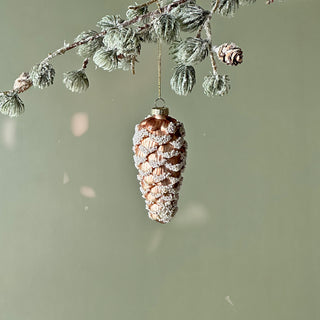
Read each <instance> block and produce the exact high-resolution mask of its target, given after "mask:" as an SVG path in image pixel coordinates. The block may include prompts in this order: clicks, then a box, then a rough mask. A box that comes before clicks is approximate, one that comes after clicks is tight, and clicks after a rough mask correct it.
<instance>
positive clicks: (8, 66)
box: [0, 0, 320, 320]
mask: <svg viewBox="0 0 320 320" xmlns="http://www.w3.org/2000/svg"><path fill="white" fill-rule="evenodd" d="M208 3H209V1H201V2H200V4H203V5H205V6H208ZM129 4H131V3H127V2H126V1H101V0H96V1H93V2H88V1H79V0H68V1H66V0H64V1H62V0H56V1H47V0H28V1H22V0H16V1H9V0H1V10H0V34H1V51H0V52H1V53H0V57H1V59H0V70H1V73H0V74H1V76H0V88H1V89H2V90H6V89H10V88H11V85H12V83H13V81H14V79H15V78H16V77H17V76H18V75H19V74H20V73H21V72H22V71H28V70H29V69H30V67H31V66H32V65H34V64H35V63H37V62H39V61H40V60H41V59H42V58H43V57H45V56H46V54H47V53H48V52H49V51H50V50H53V49H55V48H57V47H59V46H61V45H62V44H63V41H64V40H66V41H67V42H70V41H72V39H73V38H74V36H75V35H77V34H78V33H80V32H81V31H83V30H86V29H89V28H94V26H95V23H96V21H98V20H99V19H100V18H101V17H102V16H103V15H104V14H107V13H109V14H117V13H121V14H124V13H125V10H126V7H127V6H128V5H129ZM319 10H320V4H319V2H318V1H316V0H314V1H311V0H309V1H307V0H304V1H299V0H288V1H283V2H278V1H276V3H274V4H273V5H272V6H266V5H265V4H264V1H258V2H257V3H256V4H255V5H252V6H249V7H246V8H242V9H241V10H240V11H239V12H238V13H237V15H236V16H235V17H234V18H233V19H229V18H222V17H216V18H214V22H213V30H214V40H215V43H216V44H220V43H223V42H225V41H234V42H236V43H237V44H239V45H240V46H241V48H242V49H243V50H244V63H243V64H242V65H241V66H238V67H227V66H224V65H222V64H220V63H219V70H220V72H221V73H228V74H229V75H230V78H231V80H232V90H231V92H230V94H229V95H228V96H226V97H224V98H214V99H210V98H207V97H206V96H204V95H203V94H202V87H201V84H202V80H203V77H204V76H205V75H206V74H207V73H208V71H209V70H210V66H209V61H206V62H205V63H203V64H202V65H201V66H199V67H198V69H197V71H198V72H197V77H198V78H197V79H198V83H197V86H196V87H195V89H194V92H192V94H191V95H190V96H188V97H179V96H176V95H175V94H174V93H173V92H172V91H171V89H170V87H169V84H168V82H169V79H170V76H171V72H172V71H171V68H172V66H173V64H172V62H171V61H170V62H169V61H166V60H167V59H164V60H165V61H164V63H163V65H164V68H163V74H164V85H163V94H164V97H165V99H166V101H167V103H168V105H169V107H170V110H171V114H172V116H174V117H175V118H177V119H179V120H180V121H182V122H184V124H185V127H186V131H187V140H188V142H189V154H188V166H187V169H186V171H185V174H184V176H185V180H184V183H183V186H182V190H181V197H180V200H179V205H180V210H179V212H178V214H177V217H176V218H175V219H174V220H173V221H172V222H171V223H170V224H168V225H160V224H157V223H154V222H152V221H151V220H149V219H148V218H147V214H146V211H145V209H144V201H143V199H142V198H141V196H140V192H139V188H138V182H137V180H136V169H135V168H134V165H133V161H132V151H131V139H132V135H133V131H134V125H135V124H136V123H138V122H139V121H141V120H142V119H143V118H144V117H145V116H146V115H147V114H148V113H149V112H150V108H151V107H152V105H153V101H154V99H155V97H156V62H155V59H156V46H154V45H150V46H144V47H143V50H142V54H141V57H140V59H139V60H140V63H139V64H138V65H137V74H136V76H132V75H131V74H130V73H126V72H123V71H116V72H113V73H108V72H104V71H102V70H95V68H94V67H93V65H92V64H91V65H90V67H89V69H88V76H89V79H90V85H91V87H90V90H88V91H87V92H86V93H84V94H82V95H77V94H72V93H70V92H68V91H67V90H65V89H64V86H63V84H62V83H61V78H62V73H63V72H65V71H68V70H71V69H75V68H79V66H80V65H81V61H82V60H81V59H80V58H79V57H78V56H76V55H75V54H74V52H71V53H69V54H67V55H65V56H64V57H59V58H57V59H56V60H55V66H56V71H57V75H56V80H55V85H54V86H52V87H50V88H49V89H47V90H43V91H41V90H38V89H33V90H29V91H28V92H26V93H25V94H23V96H22V98H23V100H24V102H25V105H26V112H25V114H24V115H23V117H21V118H19V119H15V120H11V119H8V118H6V117H5V116H1V117H0V194H1V196H0V320H58V319H59V320H89V319H90V320H100V319H112V320H113V319H114V320H128V319H130V320H134V319H137V320H150V319H152V320H160V319H161V320H163V319H168V320H171V319H175V320H176V319H179V320H180V319H183V320H194V319H203V320H207V319H219V320H233V319H234V320H301V319H306V320H317V319H320V312H319V299H320V294H319V292H320V278H319V258H320V257H319V240H320V237H319V222H320V221H319V204H320V202H319V192H320V184H319V179H320V176H319V175H320V170H319V168H320V167H319V161H320V142H319V136H320V129H319V122H320V121H319V120H320V106H319V57H318V55H319V50H320V45H319ZM165 52H166V49H165ZM166 56H167V55H166V53H165V57H166ZM78 112H84V113H87V115H88V117H89V129H88V131H87V132H86V133H85V134H84V135H83V136H81V137H75V136H74V135H73V134H72V132H71V130H70V121H71V118H72V116H73V115H74V114H75V113H78ZM8 132H9V133H8ZM8 135H9V138H8ZM8 139H9V140H8ZM10 139H11V140H10ZM65 173H66V174H67V175H68V177H69V179H70V181H69V182H68V183H63V177H64V174H65ZM82 186H89V187H91V188H92V189H94V191H95V195H96V197H94V198H87V197H84V196H83V195H81V193H80V188H81V187H82Z"/></svg>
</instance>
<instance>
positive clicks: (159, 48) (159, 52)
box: [158, 40, 162, 99]
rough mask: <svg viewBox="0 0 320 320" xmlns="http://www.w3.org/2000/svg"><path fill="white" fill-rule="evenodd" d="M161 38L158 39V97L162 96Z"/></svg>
mask: <svg viewBox="0 0 320 320" xmlns="http://www.w3.org/2000/svg"><path fill="white" fill-rule="evenodd" d="M161 51H162V50H161V40H158V98H159V99H160V98H161V53H162V52H161Z"/></svg>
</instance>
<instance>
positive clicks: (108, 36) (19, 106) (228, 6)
mask: <svg viewBox="0 0 320 320" xmlns="http://www.w3.org/2000/svg"><path fill="white" fill-rule="evenodd" d="M253 2H255V0H211V3H210V7H209V8H208V9H205V8H202V7H201V6H199V5H198V4H197V3H196V1H194V0H149V1H148V2H146V3H143V4H141V5H139V4H135V5H131V6H129V8H128V10H127V12H126V19H124V18H122V17H121V16H120V15H105V16H104V17H102V18H101V19H100V21H98V22H97V26H98V27H99V28H100V29H101V30H100V31H96V30H88V31H83V32H81V33H80V34H79V35H78V36H77V37H76V38H75V39H74V42H73V43H71V44H64V45H63V47H61V48H59V49H57V50H56V51H53V52H52V53H50V54H49V55H48V56H47V57H46V58H45V59H44V60H43V61H41V62H40V63H38V64H36V65H35V66H33V67H32V69H31V71H30V72H29V73H28V72H25V73H22V74H21V75H20V76H19V78H17V79H16V80H15V84H14V87H13V89H12V90H11V91H5V92H0V112H1V113H3V114H6V115H8V116H11V117H16V116H18V115H20V114H22V113H23V111H24V104H23V102H22V100H21V99H20V97H19V94H21V93H22V92H24V91H26V90H28V89H29V88H31V87H32V86H34V87H38V88H41V89H44V88H47V87H48V86H50V85H52V84H53V82H54V78H55V69H54V67H53V65H52V60H53V59H54V58H55V57H57V56H59V55H63V54H64V53H66V52H68V51H69V50H72V49H76V50H77V53H78V55H80V56H81V57H84V58H85V62H84V65H83V67H82V68H81V69H79V70H75V71H69V72H66V73H64V75H63V82H64V84H65V85H66V87H67V89H69V90H71V91H72V92H77V93H80V92H83V91H85V90H86V89H87V88H88V87H89V80H88V78H87V76H86V73H85V70H84V69H85V68H86V66H87V64H88V61H89V60H93V62H94V64H95V65H96V66H98V67H99V68H102V69H103V70H106V71H114V70H116V69H122V70H131V71H132V73H134V72H135V64H136V62H138V56H139V54H140V51H141V48H142V46H143V45H144V44H146V43H148V42H159V41H161V42H167V43H170V44H171V48H170V52H171V57H172V58H173V60H174V61H175V62H176V64H177V66H176V67H175V70H174V74H173V76H172V78H171V80H170V85H171V87H172V89H173V90H174V91H175V92H176V93H177V94H179V95H187V94H189V93H190V92H191V91H192V89H193V87H194V85H195V83H196V73H195V69H194V65H195V64H198V63H200V62H202V61H204V60H205V59H206V57H208V56H209V58H210V62H211V67H212V74H211V75H210V76H207V77H206V78H205V81H204V83H203V88H204V92H205V94H206V95H208V96H216V95H220V96H221V95H225V94H227V93H228V91H229V90H230V80H229V77H228V76H227V75H225V76H222V75H219V74H218V72H217V64H216V59H217V57H218V60H221V61H222V62H223V63H226V64H227V65H238V64H239V63H241V62H242V50H241V48H240V47H237V46H236V47H235V45H234V44H230V45H227V44H226V45H225V48H223V50H222V49H221V50H220V51H219V50H217V48H218V47H217V46H216V45H215V44H214V43H213V40H212V36H211V27H210V22H211V21H212V17H213V15H214V14H215V13H216V12H217V13H219V14H222V15H233V14H234V13H235V12H236V10H237V9H238V8H239V6H240V5H246V4H251V3H253ZM269 2H273V1H269ZM152 5H154V6H155V7H154V9H153V10H150V7H151V6H152ZM203 31H205V32H203ZM183 32H186V33H188V35H187V36H186V37H185V36H184V35H183V34H182V33H183ZM190 33H191V34H190ZM192 33H194V34H192ZM202 33H204V35H202ZM181 39H185V40H181ZM220 48H222V47H221V46H220Z"/></svg>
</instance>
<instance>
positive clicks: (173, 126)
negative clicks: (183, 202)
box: [133, 108, 187, 224]
mask: <svg viewBox="0 0 320 320" xmlns="http://www.w3.org/2000/svg"><path fill="white" fill-rule="evenodd" d="M152 114H153V115H152V116H148V117H147V118H146V119H145V120H143V121H142V122H141V123H139V124H138V125H136V129H135V134H134V137H133V144H134V146H133V151H134V162H135V166H136V168H137V169H138V171H139V174H138V176H137V177H138V180H139V181H140V190H141V192H142V196H143V197H144V198H145V202H146V209H147V210H148V215H149V218H150V219H152V220H155V221H157V222H160V223H163V224H164V223H168V222H169V221H170V220H171V218H172V217H173V216H174V215H175V214H176V212H177V210H178V207H177V202H178V198H179V189H180V185H181V182H182V176H181V173H182V171H183V169H184V167H185V164H186V150H187V143H186V141H185V140H184V135H185V132H184V127H183V124H182V123H180V122H179V121H177V120H176V119H174V118H171V117H169V116H168V109H167V108H153V109H152Z"/></svg>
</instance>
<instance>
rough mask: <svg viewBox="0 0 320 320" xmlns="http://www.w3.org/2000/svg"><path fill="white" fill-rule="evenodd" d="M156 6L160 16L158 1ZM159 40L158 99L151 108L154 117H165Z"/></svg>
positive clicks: (166, 112)
mask: <svg viewBox="0 0 320 320" xmlns="http://www.w3.org/2000/svg"><path fill="white" fill-rule="evenodd" d="M157 6H158V9H159V12H160V14H161V13H162V10H161V6H160V4H159V1H157ZM161 55H162V48H161V40H160V39H158V98H157V99H156V100H155V103H154V108H152V114H153V115H154V116H167V115H168V114H169V109H168V108H167V107H166V102H165V101H164V99H163V98H162V97H161Z"/></svg>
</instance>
